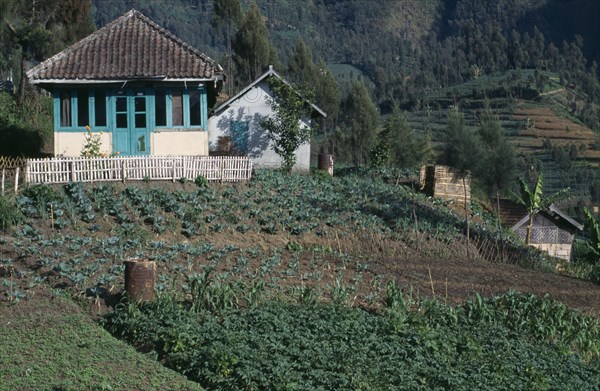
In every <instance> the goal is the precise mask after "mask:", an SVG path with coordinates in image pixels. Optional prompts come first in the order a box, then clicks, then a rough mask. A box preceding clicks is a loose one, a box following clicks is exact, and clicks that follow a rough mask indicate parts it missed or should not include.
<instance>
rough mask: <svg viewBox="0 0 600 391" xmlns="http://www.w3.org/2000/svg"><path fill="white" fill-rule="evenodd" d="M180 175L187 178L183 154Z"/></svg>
mask: <svg viewBox="0 0 600 391" xmlns="http://www.w3.org/2000/svg"><path fill="white" fill-rule="evenodd" d="M181 177H182V178H184V179H188V177H187V172H185V156H182V157H181Z"/></svg>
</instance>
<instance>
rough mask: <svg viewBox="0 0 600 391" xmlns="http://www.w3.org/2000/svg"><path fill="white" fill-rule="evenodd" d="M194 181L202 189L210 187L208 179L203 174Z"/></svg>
mask: <svg viewBox="0 0 600 391" xmlns="http://www.w3.org/2000/svg"><path fill="white" fill-rule="evenodd" d="M194 183H195V184H196V186H198V187H199V188H201V189H204V188H207V187H208V179H206V178H205V177H203V176H202V175H198V176H197V177H196V179H194Z"/></svg>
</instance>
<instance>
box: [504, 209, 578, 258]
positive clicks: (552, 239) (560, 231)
mask: <svg viewBox="0 0 600 391" xmlns="http://www.w3.org/2000/svg"><path fill="white" fill-rule="evenodd" d="M500 218H501V220H502V222H503V223H504V224H507V225H510V227H511V229H512V230H513V231H514V232H515V233H516V234H517V236H518V237H519V238H520V239H521V240H522V241H525V240H526V237H527V222H528V220H529V215H528V214H527V211H526V210H525V207H523V206H522V205H518V204H516V203H514V202H511V201H508V200H501V202H500ZM582 229H583V226H582V225H581V224H579V223H578V222H577V221H575V220H573V219H572V218H571V217H570V216H569V215H567V214H566V213H565V212H563V211H562V210H560V209H559V208H558V207H557V206H556V205H554V204H552V205H550V207H549V208H548V209H546V210H542V211H540V212H539V213H537V214H536V215H535V217H534V218H533V225H532V227H531V242H530V243H529V245H531V246H533V247H535V248H538V249H540V250H542V251H545V252H547V253H548V254H550V255H551V256H553V257H556V258H561V259H564V260H567V261H570V260H571V257H572V248H573V241H574V240H575V234H576V233H577V232H578V231H581V230H582Z"/></svg>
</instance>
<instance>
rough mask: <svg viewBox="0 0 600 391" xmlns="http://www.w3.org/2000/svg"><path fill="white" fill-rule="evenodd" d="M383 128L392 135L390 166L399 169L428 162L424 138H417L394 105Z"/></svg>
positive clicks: (428, 153) (428, 150) (428, 154)
mask: <svg viewBox="0 0 600 391" xmlns="http://www.w3.org/2000/svg"><path fill="white" fill-rule="evenodd" d="M384 128H389V129H390V131H391V134H392V164H393V165H395V166H397V167H401V168H404V167H406V168H410V167H415V166H418V165H420V164H421V163H423V162H424V161H426V160H428V158H429V156H430V153H431V151H430V149H429V145H428V142H427V140H426V139H425V138H423V137H420V136H418V135H417V134H416V133H415V131H414V129H412V128H411V127H410V125H409V124H408V122H407V119H406V115H405V114H404V113H403V112H401V111H400V109H399V108H398V106H397V105H396V104H395V103H394V105H393V107H392V114H391V115H390V116H389V117H388V118H387V119H386V122H385V124H384Z"/></svg>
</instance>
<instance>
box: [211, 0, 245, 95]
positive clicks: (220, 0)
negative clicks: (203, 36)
mask: <svg viewBox="0 0 600 391" xmlns="http://www.w3.org/2000/svg"><path fill="white" fill-rule="evenodd" d="M214 4H215V10H214V19H213V22H214V24H215V26H216V27H217V28H220V29H221V30H222V31H223V34H224V35H225V41H226V45H227V49H226V56H227V94H228V96H231V95H232V94H233V59H232V55H233V49H232V40H233V37H232V35H233V29H234V28H235V27H236V26H238V25H239V24H240V23H241V21H242V18H243V14H242V7H241V5H240V0H214Z"/></svg>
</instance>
